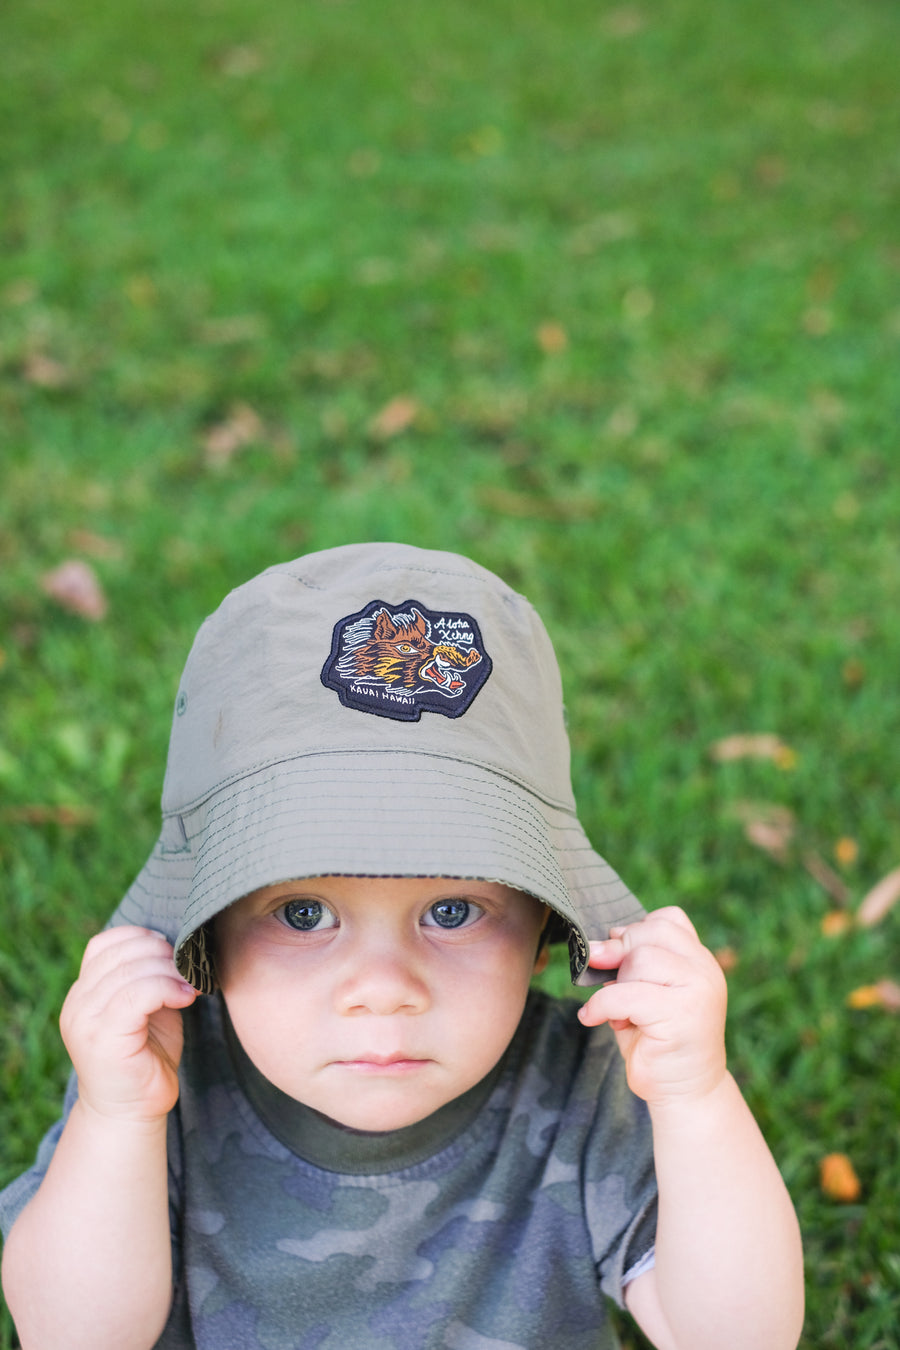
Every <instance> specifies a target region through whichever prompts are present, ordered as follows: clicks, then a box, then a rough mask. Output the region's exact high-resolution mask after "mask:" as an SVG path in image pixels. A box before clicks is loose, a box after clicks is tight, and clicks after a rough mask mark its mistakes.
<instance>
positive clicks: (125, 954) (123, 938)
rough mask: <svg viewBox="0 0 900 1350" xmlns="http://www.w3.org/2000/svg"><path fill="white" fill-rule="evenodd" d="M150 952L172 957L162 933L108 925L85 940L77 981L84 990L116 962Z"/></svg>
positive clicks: (125, 960)
mask: <svg viewBox="0 0 900 1350" xmlns="http://www.w3.org/2000/svg"><path fill="white" fill-rule="evenodd" d="M151 953H152V954H153V955H156V956H159V955H163V956H164V957H166V958H168V959H169V960H171V959H172V948H171V946H170V944H169V942H168V940H167V939H166V938H165V937H164V935H163V934H162V933H155V932H153V931H152V930H151V929H149V928H131V927H123V928H109V929H107V930H106V931H105V932H103V933H97V934H96V935H95V936H94V937H92V938H91V940H90V942H89V943H88V944H87V947H86V948H85V951H84V956H83V957H82V960H81V971H80V973H79V976H78V982H79V984H80V985H81V986H82V988H83V989H85V990H88V989H91V988H94V987H95V986H96V985H97V984H99V983H100V981H102V980H104V979H105V978H106V977H107V975H108V974H109V973H110V971H112V970H115V969H116V968H117V967H118V966H121V965H125V964H127V963H128V962H130V961H133V960H135V959H136V958H137V957H139V956H141V955H145V954H151Z"/></svg>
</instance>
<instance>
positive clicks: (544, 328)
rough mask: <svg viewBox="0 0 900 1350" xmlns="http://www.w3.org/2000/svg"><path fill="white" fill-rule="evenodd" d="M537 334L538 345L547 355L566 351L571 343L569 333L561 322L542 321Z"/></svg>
mask: <svg viewBox="0 0 900 1350" xmlns="http://www.w3.org/2000/svg"><path fill="white" fill-rule="evenodd" d="M535 336H536V337H537V343H538V346H539V347H540V349H541V351H542V352H544V353H546V355H547V356H552V355H554V353H556V352H564V351H565V350H566V348H567V347H568V345H569V335H568V333H567V332H566V330H565V329H564V328H563V326H562V324H561V323H553V322H549V323H542V324H541V325H540V326H539V328H538V330H537V333H536V334H535Z"/></svg>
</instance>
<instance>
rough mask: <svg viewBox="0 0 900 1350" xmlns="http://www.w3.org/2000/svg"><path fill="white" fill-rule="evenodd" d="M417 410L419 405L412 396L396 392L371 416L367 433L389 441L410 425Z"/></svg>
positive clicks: (380, 439)
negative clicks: (394, 396)
mask: <svg viewBox="0 0 900 1350" xmlns="http://www.w3.org/2000/svg"><path fill="white" fill-rule="evenodd" d="M418 411H419V405H418V403H417V402H416V400H415V399H414V398H410V397H409V395H408V394H398V395H397V397H396V398H392V399H391V401H390V402H389V403H386V404H385V405H384V407H383V408H382V409H381V412H379V413H376V414H375V416H374V417H373V418H372V420H371V422H370V423H369V433H370V435H372V436H375V437H376V439H377V440H379V441H389V440H390V439H391V437H393V436H399V435H400V433H401V432H403V431H406V429H407V428H408V427H410V426H412V424H413V422H414V421H415V419H416V415H417V413H418Z"/></svg>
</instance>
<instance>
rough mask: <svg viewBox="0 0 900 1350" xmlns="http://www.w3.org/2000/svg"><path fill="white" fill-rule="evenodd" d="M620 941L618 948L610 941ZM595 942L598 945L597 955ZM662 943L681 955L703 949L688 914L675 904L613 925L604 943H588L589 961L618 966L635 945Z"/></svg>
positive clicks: (692, 954)
mask: <svg viewBox="0 0 900 1350" xmlns="http://www.w3.org/2000/svg"><path fill="white" fill-rule="evenodd" d="M615 943H621V949H619V948H617V947H615V946H612V945H610V944H615ZM595 946H596V947H597V948H598V949H601V948H602V951H601V950H598V952H597V954H596V956H595V953H594V948H595ZM640 946H655V947H665V948H668V949H670V950H671V951H675V952H679V953H681V955H683V956H687V957H696V955H697V953H698V952H700V951H703V950H704V949H703V947H702V944H701V942H700V939H699V938H698V937H697V933H696V930H695V929H694V926H693V924H692V923H691V921H690V919H688V917H687V915H686V914H684V912H683V911H682V910H680V909H677V908H676V907H675V906H671V907H669V908H667V909H660V910H654V911H653V912H652V913H651V914H648V915H647V917H646V919H642V920H641V921H640V922H639V923H632V924H629V925H628V926H627V927H625V928H613V929H611V930H610V936H609V938H607V940H606V942H604V943H596V944H595V943H593V942H592V943H591V944H590V948H591V955H590V964H591V965H596V966H598V967H603V966H610V968H612V967H613V966H618V965H620V964H621V962H622V960H623V959H624V957H625V955H627V953H628V952H630V951H632V950H633V949H634V948H636V947H640Z"/></svg>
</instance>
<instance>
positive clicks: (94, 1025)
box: [61, 955, 197, 1036]
mask: <svg viewBox="0 0 900 1350" xmlns="http://www.w3.org/2000/svg"><path fill="white" fill-rule="evenodd" d="M196 994H197V991H196V990H195V989H194V988H193V987H192V986H191V985H189V984H187V983H186V981H184V980H183V979H182V978H181V976H180V975H179V974H178V972H177V971H176V969H175V967H174V965H173V964H172V962H171V960H170V959H169V958H168V957H166V956H165V955H163V956H152V955H151V956H146V955H145V956H142V957H136V958H135V959H134V960H131V961H126V962H122V963H121V964H119V965H117V966H115V967H113V968H112V969H111V970H109V971H108V972H107V973H106V975H105V976H104V978H103V979H102V980H99V981H98V982H97V983H96V984H95V985H93V986H92V987H90V988H84V987H83V986H80V984H76V985H74V986H73V987H72V990H71V991H70V995H69V997H68V998H67V999H66V1003H65V1004H64V1005H63V1014H62V1017H61V1023H62V1028H63V1034H64V1036H65V1035H66V1034H67V1033H70V1032H71V1030H72V1029H73V1028H76V1027H78V1026H81V1027H82V1028H84V1029H85V1030H88V1029H89V1028H90V1031H91V1035H92V1036H93V1035H95V1034H96V1033H97V1032H99V1033H100V1034H101V1035H102V1034H104V1033H106V1032H107V1031H112V1032H113V1033H114V1034H115V1035H126V1036H127V1035H132V1034H134V1033H136V1032H140V1033H143V1031H144V1029H145V1028H146V1024H147V1019H148V1018H149V1017H150V1016H152V1014H153V1013H155V1012H157V1011H158V1010H159V1009H160V1008H186V1007H188V1005H189V1004H191V1003H193V1001H194V999H195V998H196Z"/></svg>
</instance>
